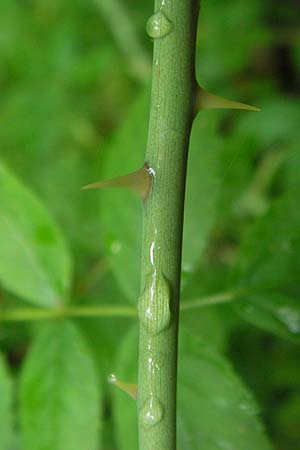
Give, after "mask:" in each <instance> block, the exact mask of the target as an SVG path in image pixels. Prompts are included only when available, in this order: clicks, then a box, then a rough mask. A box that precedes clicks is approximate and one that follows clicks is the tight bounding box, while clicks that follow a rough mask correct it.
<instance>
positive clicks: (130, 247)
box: [86, 90, 149, 302]
mask: <svg viewBox="0 0 300 450" xmlns="http://www.w3.org/2000/svg"><path fill="white" fill-rule="evenodd" d="M148 114H149V94H148V90H147V91H145V92H144V91H143V92H142V93H141V95H139V97H138V98H137V99H136V100H135V102H134V104H133V105H132V107H131V109H130V111H129V114H128V116H127V119H126V121H125V123H124V124H123V126H122V127H121V129H120V130H119V132H118V133H117V134H116V135H115V136H114V138H113V139H112V140H111V142H109V143H108V144H107V145H106V148H104V150H103V152H104V157H105V161H104V164H103V167H102V171H101V177H102V179H103V180H106V179H111V178H115V177H118V176H120V175H124V174H127V173H131V172H133V171H134V170H137V169H138V168H140V167H142V165H143V163H144V154H145V149H146V141H147V126H148V125H147V118H148ZM86 195H88V193H86ZM100 202H101V205H100V206H101V211H100V214H101V216H100V217H101V225H102V232H103V239H104V244H105V248H106V252H107V254H108V256H109V259H110V262H111V265H112V269H113V271H114V274H115V276H116V279H117V281H118V282H119V284H120V286H121V288H122V289H123V290H124V292H125V294H126V295H127V297H128V298H129V299H130V300H131V301H132V302H136V299H137V296H138V293H139V274H140V259H141V247H140V239H139V238H138V236H141V230H142V202H141V199H140V198H139V197H138V196H137V195H135V194H133V193H132V192H128V191H127V190H125V189H122V188H121V189H114V188H106V189H103V190H101V192H100Z"/></svg>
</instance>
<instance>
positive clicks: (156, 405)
mask: <svg viewBox="0 0 300 450" xmlns="http://www.w3.org/2000/svg"><path fill="white" fill-rule="evenodd" d="M163 415H164V408H163V406H162V404H161V402H160V401H159V400H158V399H157V398H156V397H155V396H154V395H151V396H150V397H149V398H147V400H146V401H145V403H144V406H143V407H142V409H141V412H140V417H141V422H142V424H143V426H144V427H145V428H151V427H154V425H156V424H158V423H159V422H160V421H161V420H162V418H163Z"/></svg>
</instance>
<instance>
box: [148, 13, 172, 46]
mask: <svg viewBox="0 0 300 450" xmlns="http://www.w3.org/2000/svg"><path fill="white" fill-rule="evenodd" d="M172 29H173V23H172V22H171V21H170V20H169V19H168V18H167V16H166V15H165V13H164V12H163V11H162V10H161V9H160V10H159V11H157V12H156V13H155V14H153V16H151V17H149V19H148V21H147V25H146V30H147V33H148V35H149V36H150V37H151V38H153V39H160V38H163V37H165V36H167V35H168V34H169V33H170V32H171V31H172Z"/></svg>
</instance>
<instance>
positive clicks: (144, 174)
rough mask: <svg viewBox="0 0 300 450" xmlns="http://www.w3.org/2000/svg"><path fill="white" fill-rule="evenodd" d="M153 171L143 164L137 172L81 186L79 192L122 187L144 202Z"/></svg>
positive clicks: (148, 191)
mask: <svg viewBox="0 0 300 450" xmlns="http://www.w3.org/2000/svg"><path fill="white" fill-rule="evenodd" d="M154 175H155V173H154V170H153V169H152V168H151V167H149V166H148V164H144V165H143V167H141V168H140V169H139V170H136V171H135V172H132V173H129V174H128V175H123V176H121V177H117V178H113V179H112V180H105V181H98V182H96V183H92V184H87V185H86V186H83V187H82V188H81V190H85V189H97V188H102V187H107V186H111V187H122V188H127V189H131V190H132V191H135V192H136V193H137V194H138V195H140V196H141V197H142V199H143V200H146V199H147V197H148V195H149V193H150V189H151V184H152V178H153V177H154Z"/></svg>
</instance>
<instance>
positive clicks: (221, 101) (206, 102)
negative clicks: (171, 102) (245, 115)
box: [196, 86, 260, 111]
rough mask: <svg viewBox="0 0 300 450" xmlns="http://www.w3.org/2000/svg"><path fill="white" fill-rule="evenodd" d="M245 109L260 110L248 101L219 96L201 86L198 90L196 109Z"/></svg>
mask: <svg viewBox="0 0 300 450" xmlns="http://www.w3.org/2000/svg"><path fill="white" fill-rule="evenodd" d="M218 108H221V109H223V108H224V109H244V110H247V111H260V109H259V108H256V107H255V106H251V105H247V104H246V103H241V102H235V101H234V100H227V99H226V98H223V97H219V96H217V95H214V94H211V93H210V92H207V91H206V90H205V89H203V88H202V87H201V86H199V89H198V91H197V99H196V109H197V110H201V109H218Z"/></svg>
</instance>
